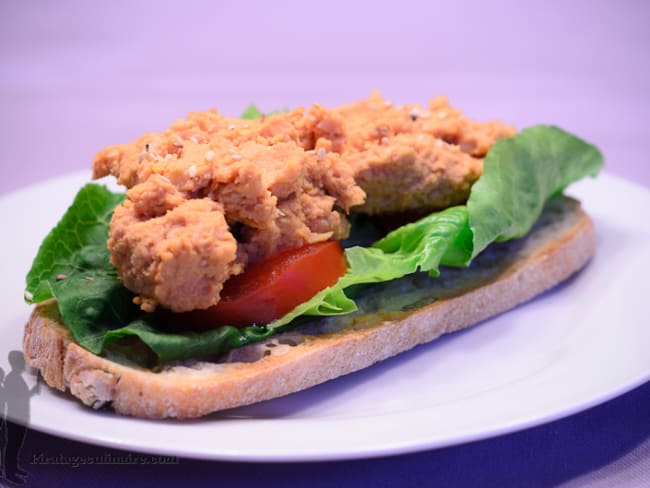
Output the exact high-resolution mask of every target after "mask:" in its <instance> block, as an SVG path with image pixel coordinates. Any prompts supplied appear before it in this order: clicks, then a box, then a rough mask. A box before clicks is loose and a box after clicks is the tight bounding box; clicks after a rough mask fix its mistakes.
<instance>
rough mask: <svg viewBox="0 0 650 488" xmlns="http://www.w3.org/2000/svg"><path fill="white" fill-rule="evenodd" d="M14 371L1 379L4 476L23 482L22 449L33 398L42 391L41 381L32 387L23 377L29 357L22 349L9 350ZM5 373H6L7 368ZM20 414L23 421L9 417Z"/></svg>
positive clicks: (0, 449) (0, 455)
mask: <svg viewBox="0 0 650 488" xmlns="http://www.w3.org/2000/svg"><path fill="white" fill-rule="evenodd" d="M9 364H10V365H11V372H9V373H8V374H7V375H6V376H5V377H4V381H2V380H1V379H0V409H1V410H0V416H1V417H2V418H1V420H2V435H1V436H0V468H1V469H0V480H4V481H9V482H11V483H14V484H18V485H22V484H24V483H25V478H26V477H27V471H25V470H24V469H22V468H21V467H20V461H19V457H20V450H21V449H22V447H23V443H24V441H25V434H26V433H27V427H26V426H27V424H28V423H29V413H30V412H29V400H30V398H31V396H32V395H34V394H35V393H38V391H39V389H40V382H39V381H38V379H37V382H36V385H35V386H34V387H33V388H32V389H31V390H30V389H29V387H28V386H27V383H26V382H25V379H24V378H23V376H22V374H23V372H24V371H25V359H24V357H23V353H22V352H21V351H10V352H9ZM2 376H4V371H3V374H2ZM10 417H11V418H20V419H22V424H18V423H16V422H12V421H10V420H9V418H10Z"/></svg>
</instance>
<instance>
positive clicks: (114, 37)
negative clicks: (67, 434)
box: [0, 0, 650, 192]
mask: <svg viewBox="0 0 650 488" xmlns="http://www.w3.org/2000/svg"><path fill="white" fill-rule="evenodd" d="M235 4H236V6H235ZM649 5H650V4H648V3H647V2H642V1H631V0H628V1H620V2H613V1H610V2H603V1H571V2H561V1H535V2H517V1H498V2H479V1H475V2H467V1H465V2H444V3H443V2H409V1H399V2H394V1H393V2H381V1H363V2H351V1H345V2H342V1H330V2H323V3H319V4H313V3H312V2H298V1H293V2H290V1H279V0H276V1H273V2H257V3H255V2H208V1H201V0H188V1H183V2H180V1H179V2H157V1H149V2H142V1H126V0H119V1H111V2H83V1H44V0H29V1H25V2H18V1H8V0H3V1H2V2H0V19H1V20H0V66H1V78H0V106H1V107H2V110H1V111H0V142H1V143H2V152H3V157H2V163H1V164H2V165H3V167H4V168H5V169H6V170H7V172H6V173H5V174H4V175H3V178H2V179H0V192H5V191H7V190H12V189H16V188H19V187H21V186H23V185H25V184H26V183H30V182H33V181H37V180H42V179H47V178H50V177H52V176H54V175H58V174H60V173H65V172H68V171H71V170H77V169H83V168H88V167H89V166H90V164H91V161H92V158H93V156H94V154H95V153H96V152H97V151H98V150H99V149H101V148H102V147H104V146H106V145H109V144H115V143H120V142H127V141H130V140H132V139H134V138H136V137H138V136H139V135H141V134H142V133H144V132H147V131H157V130H162V129H164V128H166V127H167V126H168V125H169V123H170V122H172V121H173V120H174V119H176V118H179V117H184V116H185V115H186V113H187V112H188V111H190V110H204V109H207V108H212V107H215V108H217V109H219V110H220V111H221V112H223V113H224V114H226V115H231V116H237V115H239V114H240V113H241V111H242V110H243V109H244V107H245V106H246V105H247V104H248V103H250V102H251V101H253V102H255V103H257V104H258V105H259V106H260V107H261V108H262V109H264V110H272V109H276V108H278V107H295V106H304V105H309V104H311V103H313V102H315V101H318V102H321V103H323V104H326V105H337V104H342V103H346V102H351V101H353V100H355V99H358V98H360V97H364V96H367V95H368V94H369V93H370V91H371V90H372V89H375V88H376V89H379V90H381V91H382V93H383V94H384V95H385V96H386V97H387V98H390V99H392V100H393V101H395V102H397V103H400V102H421V103H425V102H426V101H427V100H428V99H429V98H431V97H433V96H434V95H437V94H441V93H442V94H446V95H448V96H449V97H450V100H451V102H452V103H453V104H455V105H457V106H458V107H459V108H461V109H463V110H464V111H465V112H466V113H467V114H469V115H470V116H473V117H476V118H479V119H487V118H500V119H503V120H504V121H506V122H510V123H513V124H515V125H516V126H518V127H525V126H527V125H531V124H535V123H554V124H557V125H560V126H562V127H563V128H566V129H567V130H570V131H573V132H576V133H577V134H579V135H580V136H583V137H585V138H587V139H588V140H589V141H592V142H594V143H596V144H598V145H599V146H600V147H601V149H602V150H603V152H604V153H605V156H606V159H607V171H609V172H612V173H615V174H619V175H622V176H624V177H627V178H630V179H634V180H637V181H639V182H641V183H643V184H645V185H650V165H648V164H647V163H646V158H645V155H646V154H647V151H646V150H645V144H646V143H647V141H648V140H649V139H650V129H649V128H648V127H649V125H648V111H649V109H650V90H649V87H650V62H649V61H648V58H649V56H648V47H649V46H650V28H648V22H649V21H650V6H649ZM9 168H18V169H17V170H9Z"/></svg>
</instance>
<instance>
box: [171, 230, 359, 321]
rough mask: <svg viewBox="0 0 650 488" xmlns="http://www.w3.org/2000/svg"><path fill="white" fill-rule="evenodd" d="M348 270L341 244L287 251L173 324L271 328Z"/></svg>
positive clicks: (249, 270)
mask: <svg viewBox="0 0 650 488" xmlns="http://www.w3.org/2000/svg"><path fill="white" fill-rule="evenodd" d="M346 269H347V263H346V261H345V255H344V254H343V249H342V248H341V244H340V243H339V242H337V241H327V242H320V243H316V244H310V245H307V246H304V247H301V248H298V249H291V250H288V251H284V252H281V253H279V254H276V255H275V256H272V257H270V258H268V259H266V260H264V261H260V262H259V263H255V264H253V265H251V266H249V267H248V268H247V269H246V271H245V272H244V273H242V274H240V275H237V276H233V277H232V278H230V279H229V280H228V281H227V282H226V283H225V285H224V288H223V290H222V292H221V300H220V301H219V303H218V304H217V305H215V306H214V307H211V308H208V309H206V310H194V311H192V312H185V313H179V314H174V320H173V321H174V322H175V323H176V324H177V326H180V327H183V328H190V329H193V330H208V329H212V328H215V327H218V326H220V325H234V326H246V325H252V324H267V323H269V322H272V321H273V320H276V319H279V318H280V317H282V316H284V315H285V314H287V313H289V312H290V311H291V310H293V309H294V308H295V307H296V306H297V305H300V304H301V303H303V302H306V301H307V300H309V299H310V298H311V297H313V296H314V295H316V294H317V293H318V292H319V291H321V290H323V289H325V288H327V287H328V286H332V285H333V284H334V283H336V282H337V281H338V279H339V278H340V277H341V276H343V274H344V273H345V271H346ZM170 318H171V317H170Z"/></svg>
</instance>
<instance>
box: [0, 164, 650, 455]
mask: <svg viewBox="0 0 650 488" xmlns="http://www.w3.org/2000/svg"><path fill="white" fill-rule="evenodd" d="M88 177H89V175H88V174H87V173H85V172H84V173H77V174H73V175H70V176H67V177H64V178H60V179H57V180H53V181H50V182H46V183H44V184H39V185H35V186H31V187H29V188H26V189H24V190H22V191H20V192H16V193H13V194H9V195H6V196H4V197H3V198H0V215H1V216H2V217H1V218H2V229H4V232H5V235H4V237H3V239H2V248H3V252H2V259H3V267H2V268H3V275H4V276H3V279H2V280H0V296H2V297H3V306H2V307H1V308H0V317H1V320H0V337H1V341H0V366H2V367H3V368H4V370H5V372H7V371H9V367H8V361H7V354H8V351H9V350H12V349H20V344H21V338H22V329H23V324H24V322H25V320H26V319H27V317H28V315H29V312H30V308H29V307H28V306H27V305H25V304H24V303H23V301H22V294H23V287H24V275H25V274H26V272H27V270H28V268H29V266H30V264H31V260H32V258H33V256H34V255H35V253H36V250H37V248H38V245H39V243H40V241H41V239H42V238H43V236H44V235H45V234H46V233H47V232H48V231H49V229H50V228H51V227H52V226H53V225H54V224H55V223H56V221H57V219H58V218H59V217H60V215H62V213H63V211H64V210H65V208H66V207H67V205H68V204H69V203H70V202H71V200H72V196H73V195H74V192H75V190H76V189H77V188H78V187H80V186H81V185H82V184H83V183H84V182H85V181H87V179H88ZM568 193H569V194H571V195H574V196H576V197H578V198H580V199H581V200H582V201H583V204H584V206H585V208H586V209H587V210H588V212H589V213H590V214H591V215H592V217H593V218H594V220H595V223H596V228H597V234H598V251H597V255H596V257H595V258H594V260H593V261H592V262H591V264H590V265H589V266H588V267H587V268H586V269H585V270H584V271H583V272H581V273H580V274H578V275H577V276H576V277H574V278H573V279H571V280H569V282H567V283H565V284H563V285H561V286H559V287H558V288H556V289H555V290H553V291H551V292H549V293H546V294H545V295H543V296H541V297H538V298H537V299H536V300H534V301H532V302H530V303H528V304H526V305H525V306H521V307H519V308H517V309H515V310H512V311H510V312H508V313H506V314H503V315H501V316H500V317H498V318H496V319H493V320H488V321H486V322H484V323H483V324H481V325H479V326H477V327H474V328H471V329H469V330H466V331H463V332H460V333H456V334H453V335H450V336H447V337H445V338H442V339H440V340H437V341H434V342H433V343H431V344H428V345H425V346H420V347H418V348H416V349H414V350H412V351H410V352H407V353H404V354H402V355H400V356H398V357H396V358H393V359H391V360H388V361H385V362H383V363H380V364H378V365H376V366H374V367H371V368H369V369H366V370H364V371H361V372H359V373H355V374H352V375H349V376H347V377H343V378H339V379H337V380H335V381H331V382H329V383H326V384H324V385H321V386H318V387H315V388H312V389H310V390H308V391H304V392H301V393H297V394H293V395H290V396H288V397H285V398H282V399H278V400H273V401H268V402H264V403H260V404H257V405H254V406H251V407H247V408H240V409H236V410H231V411H228V412H224V413H221V414H217V415H213V416H210V417H208V418H205V419H201V420H195V421H184V422H180V421H145V420H137V419H132V418H123V417H119V416H116V415H114V414H112V413H109V412H95V411H92V410H90V409H88V408H85V407H83V406H82V405H81V404H80V403H79V402H77V401H76V400H73V399H71V398H69V397H68V396H66V395H63V394H59V393H57V392H53V391H51V390H49V389H48V388H45V387H43V388H41V391H40V393H39V394H38V395H37V396H35V397H33V398H32V400H31V418H30V419H29V425H30V426H31V427H32V428H34V429H37V430H41V431H44V432H48V433H51V434H55V435H58V436H62V437H67V438H71V439H76V440H80V441H85V442H90V443H94V444H100V445H105V446H110V447H116V448H122V449H128V450H133V451H141V452H150V453H157V454H165V455H179V456H185V457H194V458H204V459H219V460H238V461H304V460H331V459H350V458H360V457H370V456H380V455H388V454H398V453H406V452H413V451H418V450H424V449H430V448H435V447H441V446H448V445H452V444H458V443H463V442H467V441H471V440H476V439H482V438H486V437H490V436H496V435H499V434H503V433H506V432H512V431H515V430H519V429H524V428H527V427H530V426H533V425H538V424H542V423H544V422H548V421H551V420H554V419H557V418H560V417H563V416H566V415H569V414H571V413H574V412H578V411H580V410H583V409H585V408H588V407H590V406H592V405H595V404H598V403H600V402H603V401H605V400H607V399H610V398H612V397H614V396H616V395H619V394H621V393H623V392H625V391H627V390H630V389H632V388H633V387H635V386H637V385H639V384H642V383H643V382H645V381H647V380H648V379H650V354H648V353H647V349H648V344H650V327H649V325H650V320H649V319H648V316H647V312H646V309H647V303H646V302H647V276H646V275H647V273H648V272H649V271H650V218H648V211H650V191H648V190H646V189H644V188H642V187H639V186H636V185H634V184H632V183H629V182H626V181H623V180H620V179H617V178H614V177H612V176H609V175H606V174H604V175H601V176H600V177H599V178H598V179H596V180H585V181H584V182H581V183H579V184H577V185H574V186H573V187H571V189H570V191H569V192H568ZM17 420H20V419H17Z"/></svg>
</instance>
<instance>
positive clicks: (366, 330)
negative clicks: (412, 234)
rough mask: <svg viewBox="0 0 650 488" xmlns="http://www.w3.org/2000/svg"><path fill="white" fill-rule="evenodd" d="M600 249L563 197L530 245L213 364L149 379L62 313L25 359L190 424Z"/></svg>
mask: <svg viewBox="0 0 650 488" xmlns="http://www.w3.org/2000/svg"><path fill="white" fill-rule="evenodd" d="M594 250H595V235H594V230H593V225H592V222H591V220H590V218H589V217H588V216H587V215H586V214H585V213H584V211H583V210H582V209H581V207H580V204H579V203H578V202H576V201H575V200H572V199H570V198H567V197H560V198H558V199H555V200H554V201H552V202H551V203H550V204H549V205H547V207H546V209H545V211H544V213H543V214H542V216H541V217H540V219H539V221H538V222H537V224H536V225H535V227H534V228H533V230H532V231H531V232H530V233H529V234H528V235H527V236H526V237H524V238H522V239H518V240H515V241H511V242H508V243H503V244H496V245H492V246H490V247H489V248H488V250H486V251H485V252H484V253H483V254H481V255H480V256H479V257H478V258H477V259H476V260H475V261H474V262H473V264H472V266H470V267H469V268H444V269H443V270H442V272H441V276H440V277H439V278H435V279H434V278H431V277H429V276H428V275H426V274H424V273H417V274H415V275H411V276H408V277H405V278H403V279H400V280H396V281H393V282H390V283H386V284H382V285H377V286H373V287H369V288H367V289H366V290H365V291H364V292H363V293H362V294H361V296H360V297H359V298H358V300H357V302H358V304H359V311H358V312H356V313H354V314H352V315H349V316H342V317H332V318H328V319H320V320H316V321H315V322H313V323H310V324H307V325H304V326H302V327H300V328H297V329H295V330H294V331H291V332H287V333H284V334H279V335H277V336H275V337H273V338H271V339H269V340H266V341H264V342H260V343H257V344H251V345H249V346H245V347H243V348H240V349H235V350H233V351H231V352H230V353H228V354H226V355H224V356H222V357H221V358H216V359H214V360H205V359H203V360H195V361H184V362H178V363H174V364H169V365H166V366H164V367H163V368H162V369H158V370H155V371H153V370H148V369H145V368H142V367H139V366H135V365H134V364H129V363H128V362H126V361H119V362H118V361H117V360H115V358H112V359H109V358H107V357H100V356H97V355H94V354H92V353H90V352H88V351H87V350H85V349H83V348H81V347H80V346H78V345H77V344H75V343H74V341H73V339H72V337H71V335H70V333H69V332H68V330H67V329H66V327H65V326H64V325H63V324H62V323H61V320H60V317H59V315H58V311H57V308H56V304H55V303H54V302H48V303H44V304H41V305H40V306H38V307H36V308H35V309H34V311H33V313H32V315H31V318H30V319H29V322H28V323H27V325H26V327H25V336H24V351H25V359H26V361H27V362H28V363H29V364H30V365H31V366H33V367H34V368H36V369H38V370H39V371H40V373H41V375H42V376H43V378H44V379H45V381H46V382H47V384H48V385H50V386H51V387H54V388H57V389H59V390H62V391H65V390H69V391H70V393H72V395H74V396H75V397H77V398H79V399H80V400H81V401H82V402H83V403H85V404H86V405H89V406H92V407H94V408H99V407H101V406H111V407H112V408H113V409H114V410H115V411H116V412H118V413H120V414H125V415H133V416H137V417H147V418H166V417H175V418H191V417H199V416H202V415H206V414H208V413H210V412H214V411H217V410H222V409H227V408H232V407H237V406H242V405H247V404H251V403H255V402H259V401H262V400H267V399H271V398H276V397H279V396H283V395H287V394H289V393H292V392H296V391H299V390H303V389H305V388H309V387H311V386H314V385H317V384H319V383H322V382H324V381H328V380H331V379H334V378H337V377H338V376H341V375H345V374H347V373H351V372H353V371H357V370H360V369H362V368H366V367H368V366H370V365H372V364H373V363H376V362H378V361H381V360H383V359H386V358H388V357H391V356H394V355H396V354H398V353H400V352H403V351H406V350H408V349H411V348H413V347H415V346H416V345H418V344H422V343H425V342H429V341H431V340H433V339H435V338H437V337H439V336H440V335H442V334H445V333H448V332H453V331H456V330H459V329H462V328H465V327H468V326H470V325H473V324H476V323H478V322H480V321H482V320H484V319H487V318H489V317H492V316H494V315H497V314H499V313H502V312H504V311H506V310H509V309H511V308H513V307H515V306H516V305H518V304H520V303H522V302H525V301H527V300H529V299H531V298H533V297H534V296H536V295H538V294H540V293H542V292H544V291H545V290H547V289H549V288H551V287H553V286H555V285H556V284H558V283H560V282H561V281H563V280H565V279H566V278H568V277H569V276H571V275H572V274H574V273H575V272H576V271H577V270H579V269H580V268H582V267H583V266H584V265H585V264H586V263H587V262H588V261H589V259H590V257H591V256H592V255H593V253H594Z"/></svg>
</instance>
